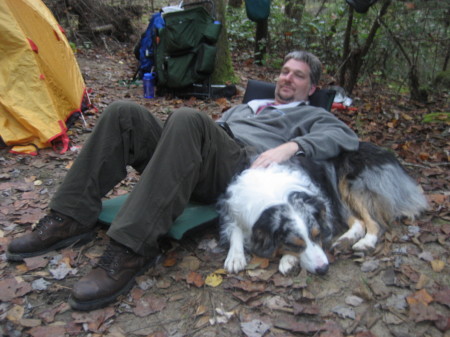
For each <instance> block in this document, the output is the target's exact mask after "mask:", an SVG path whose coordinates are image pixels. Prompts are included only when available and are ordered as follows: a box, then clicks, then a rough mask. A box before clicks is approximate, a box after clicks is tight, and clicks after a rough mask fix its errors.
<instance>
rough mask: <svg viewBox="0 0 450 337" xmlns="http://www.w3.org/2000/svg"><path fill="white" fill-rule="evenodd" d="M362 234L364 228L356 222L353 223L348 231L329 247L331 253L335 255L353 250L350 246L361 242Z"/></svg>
mask: <svg viewBox="0 0 450 337" xmlns="http://www.w3.org/2000/svg"><path fill="white" fill-rule="evenodd" d="M364 234H366V233H365V230H364V227H363V226H362V225H361V224H360V223H359V222H358V221H357V222H355V223H354V224H353V225H352V227H351V228H350V229H349V230H348V231H346V232H345V233H344V234H343V235H341V236H340V237H339V239H337V240H336V242H334V243H333V244H332V245H331V251H332V252H333V253H334V254H335V255H336V254H337V253H340V252H349V251H350V250H351V249H354V248H353V247H352V246H353V245H354V244H355V243H357V242H358V241H361V238H363V237H364Z"/></svg>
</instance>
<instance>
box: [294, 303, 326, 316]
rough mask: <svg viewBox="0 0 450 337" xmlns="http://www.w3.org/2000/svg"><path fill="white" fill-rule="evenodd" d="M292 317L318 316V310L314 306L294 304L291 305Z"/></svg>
mask: <svg viewBox="0 0 450 337" xmlns="http://www.w3.org/2000/svg"><path fill="white" fill-rule="evenodd" d="M293 309H294V315H318V314H320V308H319V307H318V306H317V305H315V304H302V303H298V302H294V304H293Z"/></svg>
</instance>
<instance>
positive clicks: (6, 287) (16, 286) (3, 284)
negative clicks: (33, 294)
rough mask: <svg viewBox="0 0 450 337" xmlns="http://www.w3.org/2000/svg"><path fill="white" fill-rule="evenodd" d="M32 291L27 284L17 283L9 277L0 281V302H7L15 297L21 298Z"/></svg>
mask: <svg viewBox="0 0 450 337" xmlns="http://www.w3.org/2000/svg"><path fill="white" fill-rule="evenodd" d="M31 290H32V288H31V285H30V284H29V283H27V282H24V281H20V282H18V281H17V279H16V278H14V277H10V278H7V279H4V280H0V300H1V301H4V302H9V301H11V300H12V299H13V298H15V297H20V296H23V295H25V294H27V293H29V292H30V291H31Z"/></svg>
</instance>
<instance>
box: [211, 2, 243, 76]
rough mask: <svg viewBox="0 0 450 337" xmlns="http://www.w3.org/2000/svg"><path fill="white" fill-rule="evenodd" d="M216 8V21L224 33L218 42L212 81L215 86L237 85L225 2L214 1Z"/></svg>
mask: <svg viewBox="0 0 450 337" xmlns="http://www.w3.org/2000/svg"><path fill="white" fill-rule="evenodd" d="M214 4H215V7H216V20H218V21H220V22H221V23H222V31H221V33H220V36H219V40H218V41H217V56H216V62H215V70H214V73H213V75H212V78H211V80H212V81H213V83H215V84H225V83H230V82H231V83H235V82H237V79H236V76H235V75H234V69H233V63H232V61H231V53H230V47H229V45H228V33H227V24H226V19H225V9H226V7H225V1H224V0H214Z"/></svg>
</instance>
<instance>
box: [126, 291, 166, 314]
mask: <svg viewBox="0 0 450 337" xmlns="http://www.w3.org/2000/svg"><path fill="white" fill-rule="evenodd" d="M165 307H166V300H165V299H164V298H163V297H160V296H154V295H148V296H145V297H143V298H141V299H139V300H138V301H137V302H136V307H134V309H133V312H134V314H135V315H136V316H139V317H145V316H148V315H150V314H153V313H155V312H159V311H161V310H163V309H164V308H165Z"/></svg>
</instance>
